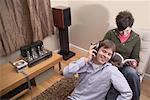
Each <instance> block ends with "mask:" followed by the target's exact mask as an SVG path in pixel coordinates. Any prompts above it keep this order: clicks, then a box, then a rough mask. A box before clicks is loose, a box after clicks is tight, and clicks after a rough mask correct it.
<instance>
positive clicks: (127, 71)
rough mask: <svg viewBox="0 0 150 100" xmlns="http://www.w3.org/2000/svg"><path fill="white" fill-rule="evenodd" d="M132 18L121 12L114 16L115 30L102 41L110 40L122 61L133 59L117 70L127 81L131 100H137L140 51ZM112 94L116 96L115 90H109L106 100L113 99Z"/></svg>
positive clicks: (138, 94)
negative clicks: (137, 69) (131, 94)
mask: <svg viewBox="0 0 150 100" xmlns="http://www.w3.org/2000/svg"><path fill="white" fill-rule="evenodd" d="M133 23H134V18H133V16H132V14H131V13H130V12H129V11H122V12H119V14H118V15H117V16H116V24H117V28H116V29H112V30H110V31H108V32H107V33H106V35H105V37H104V39H109V40H112V41H113V42H114V43H115V44H116V46H117V49H116V52H118V53H120V54H121V55H122V56H123V57H124V59H127V58H128V59H129V58H131V59H135V60H136V61H135V62H132V63H128V64H126V65H124V66H123V68H120V69H119V70H120V71H121V72H122V73H123V75H124V76H125V78H126V79H127V81H128V83H129V85H130V87H131V89H132V92H133V98H132V100H139V98H140V78H139V76H138V73H137V72H136V70H135V69H136V67H137V66H138V63H139V60H140V58H139V51H140V44H141V41H140V37H139V35H138V34H137V33H135V32H134V31H133V30H132V25H133ZM114 94H117V92H116V90H115V89H114V88H113V86H112V88H111V89H110V90H109V92H108V94H107V96H106V99H107V100H112V98H114V99H115V96H116V95H114Z"/></svg>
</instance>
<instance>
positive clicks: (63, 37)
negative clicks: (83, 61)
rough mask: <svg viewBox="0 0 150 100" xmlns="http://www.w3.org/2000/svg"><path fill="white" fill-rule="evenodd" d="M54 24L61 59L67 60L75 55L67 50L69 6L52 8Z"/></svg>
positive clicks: (69, 19)
mask: <svg viewBox="0 0 150 100" xmlns="http://www.w3.org/2000/svg"><path fill="white" fill-rule="evenodd" d="M52 11H53V19H54V25H55V26H56V27H57V28H58V30H59V39H60V52H59V54H61V55H63V59H64V60H67V59H69V58H71V57H72V56H74V55H75V53H74V52H72V51H70V50H69V38H68V26H70V25H71V12H70V8H69V7H64V6H57V7H55V8H52Z"/></svg>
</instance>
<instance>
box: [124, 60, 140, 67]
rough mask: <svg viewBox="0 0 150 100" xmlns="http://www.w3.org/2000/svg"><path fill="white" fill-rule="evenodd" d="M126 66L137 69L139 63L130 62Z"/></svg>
mask: <svg viewBox="0 0 150 100" xmlns="http://www.w3.org/2000/svg"><path fill="white" fill-rule="evenodd" d="M126 65H128V66H131V67H133V68H136V67H137V65H138V63H137V61H128V62H126Z"/></svg>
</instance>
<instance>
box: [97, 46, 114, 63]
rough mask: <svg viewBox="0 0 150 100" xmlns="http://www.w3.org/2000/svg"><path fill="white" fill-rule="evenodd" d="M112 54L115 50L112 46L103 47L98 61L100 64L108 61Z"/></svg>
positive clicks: (98, 54) (98, 55)
mask: <svg viewBox="0 0 150 100" xmlns="http://www.w3.org/2000/svg"><path fill="white" fill-rule="evenodd" d="M112 54H113V51H112V49H111V48H104V47H101V48H100V49H99V51H98V53H97V56H96V58H97V61H98V63H99V64H105V63H107V62H108V61H109V60H110V58H111V56H112Z"/></svg>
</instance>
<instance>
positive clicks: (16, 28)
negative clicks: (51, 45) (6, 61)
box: [0, 0, 54, 56]
mask: <svg viewBox="0 0 150 100" xmlns="http://www.w3.org/2000/svg"><path fill="white" fill-rule="evenodd" d="M53 33H54V26H53V18H52V9H51V6H50V0H0V56H5V55H9V54H11V53H13V52H14V51H16V50H19V49H20V47H22V46H24V45H27V44H30V43H31V42H33V41H36V40H42V39H43V38H45V37H46V36H48V35H51V34H53Z"/></svg>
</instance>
